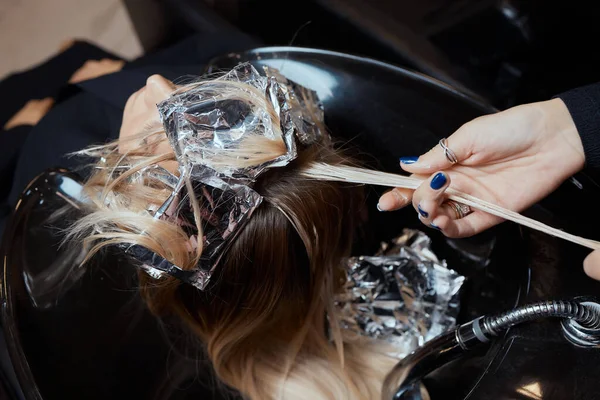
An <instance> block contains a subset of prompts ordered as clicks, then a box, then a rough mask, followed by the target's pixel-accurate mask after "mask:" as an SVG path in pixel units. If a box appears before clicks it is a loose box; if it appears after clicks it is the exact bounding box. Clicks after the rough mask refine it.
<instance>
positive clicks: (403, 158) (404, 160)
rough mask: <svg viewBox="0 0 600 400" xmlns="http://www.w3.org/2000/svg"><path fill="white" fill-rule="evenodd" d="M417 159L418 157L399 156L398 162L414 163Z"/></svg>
mask: <svg viewBox="0 0 600 400" xmlns="http://www.w3.org/2000/svg"><path fill="white" fill-rule="evenodd" d="M418 160H419V157H400V164H414V163H416V162H417V161H418Z"/></svg>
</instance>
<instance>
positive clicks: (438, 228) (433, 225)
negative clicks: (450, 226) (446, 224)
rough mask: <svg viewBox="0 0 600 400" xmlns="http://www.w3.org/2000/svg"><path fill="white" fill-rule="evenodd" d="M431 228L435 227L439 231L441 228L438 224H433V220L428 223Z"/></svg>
mask: <svg viewBox="0 0 600 400" xmlns="http://www.w3.org/2000/svg"><path fill="white" fill-rule="evenodd" d="M429 225H430V226H431V227H432V228H433V229H437V230H438V231H441V230H442V228H440V227H439V226H437V225H436V224H434V223H433V222H432V223H431V224H429Z"/></svg>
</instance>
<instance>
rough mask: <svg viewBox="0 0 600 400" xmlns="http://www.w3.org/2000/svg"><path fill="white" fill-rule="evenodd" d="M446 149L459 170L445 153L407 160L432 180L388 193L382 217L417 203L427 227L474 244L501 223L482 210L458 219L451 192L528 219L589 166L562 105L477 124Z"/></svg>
mask: <svg viewBox="0 0 600 400" xmlns="http://www.w3.org/2000/svg"><path fill="white" fill-rule="evenodd" d="M448 147H449V148H450V149H451V150H452V151H454V153H456V156H457V158H458V161H459V162H458V164H455V165H452V164H451V163H450V162H449V161H448V160H447V159H446V157H445V155H444V152H443V150H442V148H441V147H440V146H439V145H436V146H435V147H434V148H433V149H432V150H430V151H429V152H428V153H426V154H424V155H422V156H420V157H418V158H417V157H408V158H402V159H401V166H402V168H403V169H404V170H406V171H408V172H411V173H413V174H415V175H416V176H418V177H421V178H424V179H426V178H428V177H429V179H427V181H426V182H425V183H424V184H422V185H421V186H420V187H419V188H418V189H417V190H416V191H414V193H413V192H412V191H410V190H404V189H394V190H393V191H391V192H388V193H386V194H385V195H383V196H382V198H381V199H380V201H379V207H380V209H381V210H384V211H389V210H395V209H398V208H401V207H404V206H406V205H408V204H409V203H410V202H411V200H412V205H413V207H414V208H415V210H417V212H419V214H420V219H421V220H422V222H423V223H424V224H425V225H427V226H431V227H435V228H437V229H439V230H441V231H442V232H443V233H444V234H445V235H446V236H448V237H465V236H471V235H474V234H476V233H479V232H481V231H483V230H485V229H487V228H489V227H491V226H493V225H496V224H498V223H499V222H501V221H502V220H501V219H500V218H498V217H495V216H492V215H490V214H487V213H484V212H481V211H477V210H474V211H473V213H471V214H469V215H468V216H466V217H464V218H461V219H456V218H457V216H456V213H455V212H454V211H453V210H452V209H451V208H450V207H449V206H448V205H445V204H444V201H445V194H444V191H445V190H446V188H448V186H452V187H453V188H455V189H458V190H460V191H463V192H466V193H468V194H471V195H473V196H476V197H479V198H481V199H484V200H488V201H491V202H493V203H496V204H498V205H500V206H503V207H505V208H508V209H511V210H513V211H522V210H524V209H525V208H527V207H529V206H531V205H532V204H534V203H535V202H537V201H539V200H541V199H542V198H544V197H545V196H547V195H548V194H549V193H551V192H552V191H553V190H555V189H556V188H557V187H558V186H559V185H560V184H561V183H562V182H563V181H564V180H566V179H567V178H569V177H570V176H571V175H573V174H575V173H576V172H577V171H579V170H580V169H582V168H583V166H584V161H585V156H584V152H583V146H582V144H581V140H580V138H579V135H578V133H577V129H576V127H575V124H574V123H573V120H572V119H571V115H570V114H569V111H568V110H567V108H566V106H565V105H564V103H563V102H562V100H560V99H555V100H550V101H546V102H541V103H533V104H527V105H523V106H518V107H514V108H511V109H509V110H506V111H503V112H501V113H497V114H494V115H488V116H484V117H480V118H477V119H475V120H473V121H471V122H469V123H467V124H465V125H463V126H462V127H461V128H460V129H459V130H458V131H456V132H455V133H454V134H453V135H452V136H450V137H449V138H448ZM440 171H444V172H440ZM598 258H599V259H600V255H599V257H598Z"/></svg>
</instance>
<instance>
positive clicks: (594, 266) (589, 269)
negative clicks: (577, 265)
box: [583, 250, 600, 280]
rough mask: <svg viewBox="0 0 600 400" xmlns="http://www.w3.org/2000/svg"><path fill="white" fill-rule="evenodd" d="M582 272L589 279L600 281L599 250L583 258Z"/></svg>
mask: <svg viewBox="0 0 600 400" xmlns="http://www.w3.org/2000/svg"><path fill="white" fill-rule="evenodd" d="M583 270H584V271H585V273H586V274H587V276H589V277H590V278H592V279H596V280H600V250H596V251H594V252H592V253H591V254H590V255H589V256H587V257H586V258H585V260H584V261H583Z"/></svg>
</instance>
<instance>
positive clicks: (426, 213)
mask: <svg viewBox="0 0 600 400" xmlns="http://www.w3.org/2000/svg"><path fill="white" fill-rule="evenodd" d="M417 210H419V214H421V215H422V216H423V217H425V218H427V217H429V213H428V212H427V211H425V210H423V209H422V208H421V205H420V204H419V205H418V206H417Z"/></svg>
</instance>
